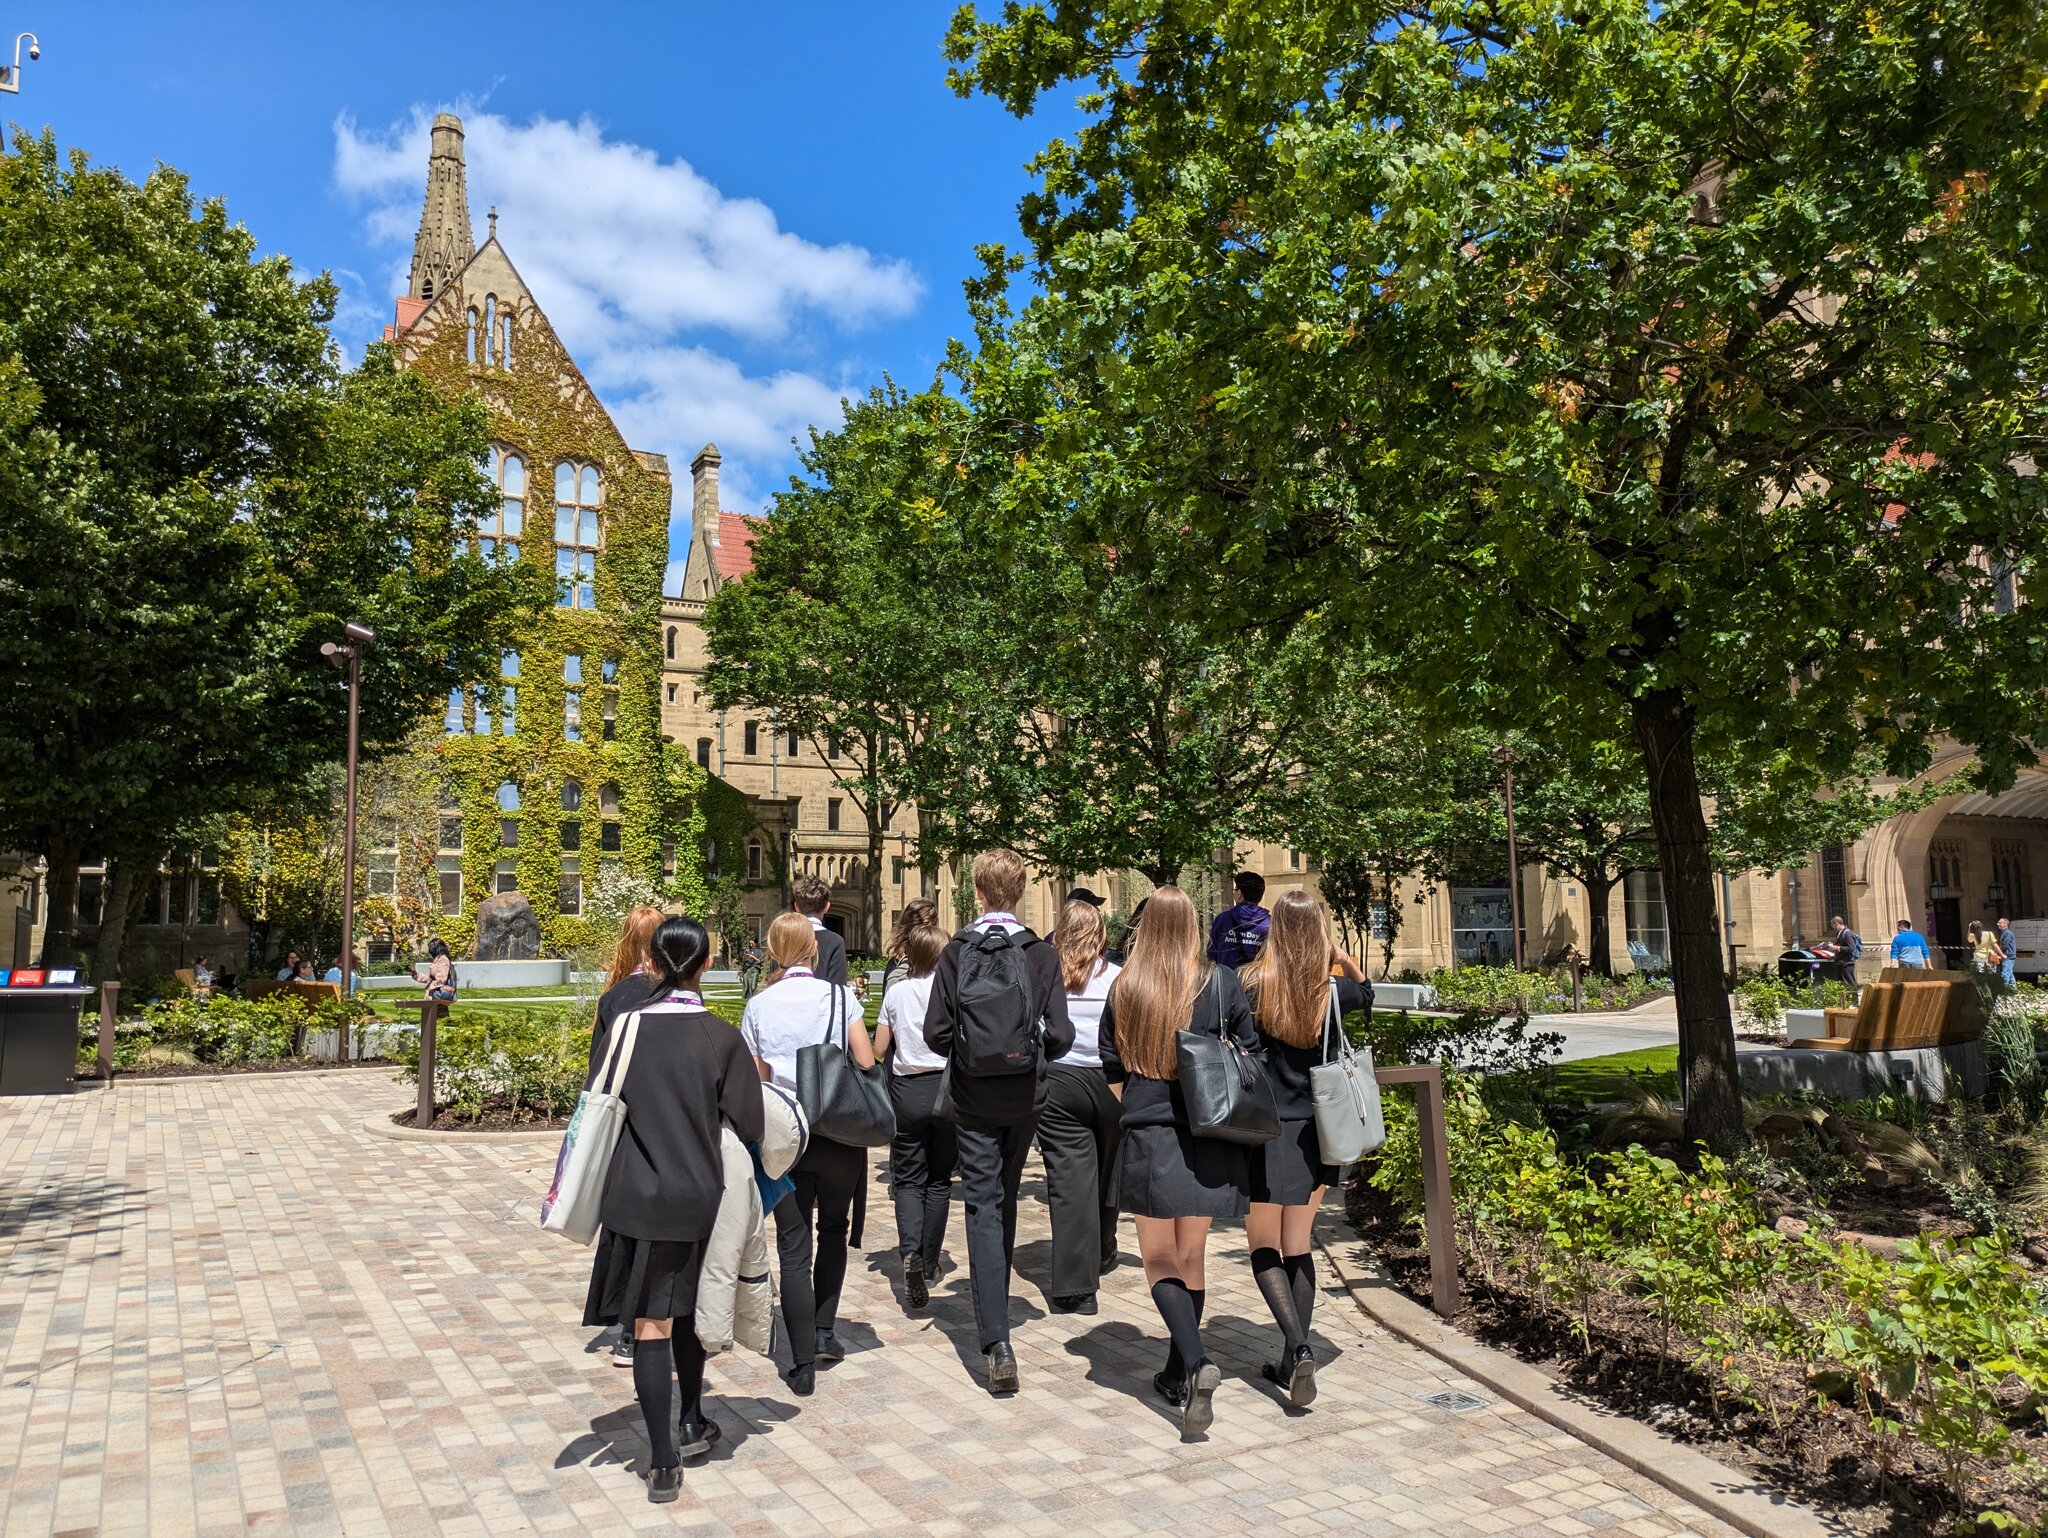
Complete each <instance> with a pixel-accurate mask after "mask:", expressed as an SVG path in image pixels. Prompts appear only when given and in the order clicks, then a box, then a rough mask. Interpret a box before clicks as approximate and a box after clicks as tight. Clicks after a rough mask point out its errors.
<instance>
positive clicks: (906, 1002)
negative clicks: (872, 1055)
mask: <svg viewBox="0 0 2048 1538" xmlns="http://www.w3.org/2000/svg"><path fill="white" fill-rule="evenodd" d="M931 1002H932V974H931V973H929V972H927V973H925V975H924V976H922V977H899V978H897V979H896V981H895V982H893V983H891V984H890V985H889V991H888V992H887V993H886V994H884V995H883V996H882V1021H883V1023H884V1024H885V1025H887V1026H888V1027H889V1034H890V1036H892V1037H893V1038H894V1039H895V1042H896V1049H895V1051H894V1052H893V1053H892V1054H891V1056H890V1068H889V1071H890V1072H891V1073H893V1074H895V1075H896V1076H897V1077H898V1078H908V1077H909V1076H910V1075H911V1074H914V1073H930V1072H931V1071H932V1070H934V1069H937V1068H943V1067H945V1066H946V1060H945V1059H944V1058H943V1057H940V1056H939V1054H938V1053H936V1052H934V1051H933V1050H932V1049H931V1048H930V1047H928V1046H926V1045H925V1044H924V1017H925V1011H926V1010H928V1009H930V1008H931Z"/></svg>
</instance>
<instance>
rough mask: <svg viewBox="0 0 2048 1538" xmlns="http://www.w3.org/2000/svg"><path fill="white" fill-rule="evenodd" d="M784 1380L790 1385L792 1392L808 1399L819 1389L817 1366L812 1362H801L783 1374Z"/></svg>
mask: <svg viewBox="0 0 2048 1538" xmlns="http://www.w3.org/2000/svg"><path fill="white" fill-rule="evenodd" d="M782 1381H783V1382H785V1383H787V1384H788V1385H789V1391H790V1392H791V1393H792V1394H795V1395H797V1396H798V1397H799V1398H803V1399H808V1398H810V1396H811V1395H812V1394H814V1393H816V1392H817V1389H818V1369H817V1366H816V1364H814V1363H811V1362H803V1363H799V1364H798V1365H797V1366H795V1367H792V1368H790V1370H789V1371H788V1372H786V1373H784V1374H783V1375H782Z"/></svg>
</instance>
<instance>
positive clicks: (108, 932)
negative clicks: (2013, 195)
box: [92, 856, 148, 982]
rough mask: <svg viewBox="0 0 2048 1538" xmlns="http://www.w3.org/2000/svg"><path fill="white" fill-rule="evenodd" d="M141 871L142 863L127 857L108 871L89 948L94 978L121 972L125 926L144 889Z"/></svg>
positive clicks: (131, 916)
mask: <svg viewBox="0 0 2048 1538" xmlns="http://www.w3.org/2000/svg"><path fill="white" fill-rule="evenodd" d="M141 874H142V862H141V861H140V860H136V859H133V858H130V857H128V856H122V857H121V858H119V859H116V860H115V861H114V862H113V867H112V869H111V870H110V871H109V872H108V875H107V885H106V890H105V892H103V893H102V894H101V897H100V934H99V942H98V944H96V945H95V946H94V947H93V962H92V972H93V978H94V980H95V981H98V982H105V981H107V979H109V978H113V977H119V976H120V975H121V953H122V952H123V951H124V950H126V949H127V948H128V926H129V923H130V922H131V921H132V920H133V918H134V917H135V912H136V909H137V908H138V907H139V906H140V899H141V898H142V897H143V896H144V895H145V894H146V892H147V890H148V888H147V883H145V882H143V881H142V880H141V879H140V877H141ZM138 888H140V889H141V890H138Z"/></svg>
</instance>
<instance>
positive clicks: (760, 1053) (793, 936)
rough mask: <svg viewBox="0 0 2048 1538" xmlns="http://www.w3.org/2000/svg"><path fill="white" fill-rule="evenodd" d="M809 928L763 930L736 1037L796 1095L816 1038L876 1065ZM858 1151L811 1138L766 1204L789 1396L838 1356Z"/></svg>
mask: <svg viewBox="0 0 2048 1538" xmlns="http://www.w3.org/2000/svg"><path fill="white" fill-rule="evenodd" d="M817 958H818V942H817V939H816V931H814V930H813V929H812V928H811V924H810V920H809V919H808V918H807V917H806V916H805V915H803V914H801V913H784V914H780V915H778V916H777V917H776V919H775V922H774V923H772V924H770V925H769V926H768V965H769V974H768V975H769V980H768V984H767V986H766V987H764V988H763V989H762V990H761V991H760V992H759V993H757V994H755V995H754V996H753V998H751V999H749V1000H748V1001H747V1008H746V1013H745V1014H743V1015H742V1016H741V1017H740V1034H741V1036H743V1037H744V1038H745V1039H746V1044H747V1047H748V1049H749V1050H751V1051H752V1052H753V1054H754V1058H755V1061H756V1063H757V1064H758V1065H759V1067H760V1072H761V1077H762V1078H764V1079H767V1080H769V1081H770V1082H771V1083H775V1084H779V1085H781V1086H782V1087H783V1088H784V1089H787V1090H789V1091H790V1092H791V1093H792V1094H794V1093H795V1092H796V1087H797V1086H796V1055H797V1053H798V1052H799V1051H801V1050H802V1049H803V1048H805V1047H808V1046H811V1045H813V1044H815V1043H819V1042H825V1041H837V1040H839V1039H840V1037H841V1032H842V1031H843V1032H844V1033H845V1034H844V1040H845V1046H846V1052H847V1055H848V1056H849V1057H851V1058H852V1059H853V1060H854V1062H855V1063H857V1064H859V1065H860V1066H861V1067H862V1068H872V1067H874V1066H875V1053H874V1048H873V1046H872V1045H871V1044H870V1042H869V1041H868V1028H867V1022H866V1021H865V1020H864V1019H863V1018H862V1016H861V1008H860V1000H858V999H857V998H855V997H854V996H853V990H852V989H851V988H848V987H847V986H845V984H843V983H828V982H826V981H825V980H824V979H823V978H822V977H820V976H818V975H817V972H816V970H815V967H816V962H817ZM866 1173H867V1150H866V1149H863V1148H853V1147H850V1146H848V1145H847V1144H845V1143H835V1142H833V1141H832V1140H831V1139H830V1138H826V1137H818V1136H815V1135H814V1136H813V1137H812V1138H811V1140H810V1143H809V1144H808V1146H806V1147H805V1149H804V1153H803V1157H802V1158H800V1159H798V1160H797V1161H796V1163H795V1164H794V1165H793V1166H792V1167H791V1168H790V1172H789V1178H790V1179H791V1180H792V1181H794V1182H795V1185H796V1189H795V1190H794V1191H792V1192H790V1194H789V1195H787V1196H785V1197H784V1198H783V1199H782V1200H781V1201H779V1202H777V1203H776V1204H775V1248H776V1251H777V1255H778V1258H779V1260H780V1263H781V1266H780V1269H781V1273H782V1322H783V1327H784V1329H786V1330H787V1331H788V1332H789V1354H790V1358H791V1365H790V1369H789V1371H788V1372H787V1373H786V1374H784V1376H785V1377H786V1378H787V1380H788V1382H789V1386H790V1389H791V1391H792V1392H794V1393H797V1394H809V1393H810V1392H811V1391H812V1390H813V1389H814V1388H815V1387H816V1384H817V1364H818V1363H819V1362H820V1361H824V1362H828V1363H829V1362H837V1361H841V1360H843V1359H844V1358H845V1356H846V1351H845V1349H844V1348H843V1347H842V1346H841V1345H840V1344H839V1338H838V1336H837V1335H836V1334H835V1333H834V1332H835V1329H836V1327H837V1324H838V1319H839V1291H840V1289H841V1288H842V1287H843V1286H844V1285H845V1283H846V1243H847V1230H848V1226H849V1224H850V1221H851V1216H852V1212H853V1199H854V1195H855V1193H856V1192H858V1191H859V1190H860V1188H861V1186H862V1185H863V1184H864V1183H865V1176H866Z"/></svg>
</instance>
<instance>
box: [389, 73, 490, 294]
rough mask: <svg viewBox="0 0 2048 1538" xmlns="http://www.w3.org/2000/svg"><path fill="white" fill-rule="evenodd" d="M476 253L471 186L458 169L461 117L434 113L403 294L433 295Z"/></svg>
mask: <svg viewBox="0 0 2048 1538" xmlns="http://www.w3.org/2000/svg"><path fill="white" fill-rule="evenodd" d="M475 255H476V234H475V232H474V231H473V230H472V229H471V228H470V223H469V187H468V184H467V182H466V181H465V180H464V177H463V168H462V119H461V118H459V117H457V116H455V114H454V113H452V112H442V113H437V114H436V115H435V117H434V139H433V148H432V149H431V150H430V151H429V152H428V156H427V201H426V206H425V207H424V208H422V209H421V210H420V231H419V233H418V234H417V235H415V236H414V237H413V241H412V273H411V276H410V277H409V278H408V280H407V282H406V286H405V291H406V294H407V295H408V296H409V297H411V298H414V299H432V298H433V297H434V296H435V295H437V294H439V293H441V292H442V291H443V290H444V289H446V288H447V287H448V284H449V282H450V280H451V279H453V278H454V276H455V275H456V274H457V273H459V272H460V271H462V269H463V268H465V267H467V266H468V265H469V259H470V258H471V257H473V256H475Z"/></svg>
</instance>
